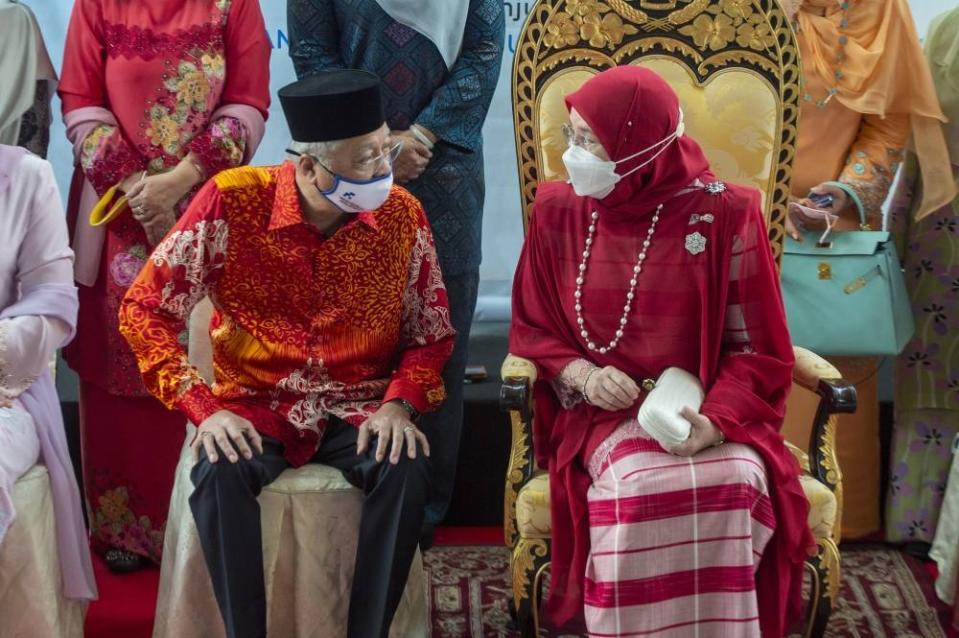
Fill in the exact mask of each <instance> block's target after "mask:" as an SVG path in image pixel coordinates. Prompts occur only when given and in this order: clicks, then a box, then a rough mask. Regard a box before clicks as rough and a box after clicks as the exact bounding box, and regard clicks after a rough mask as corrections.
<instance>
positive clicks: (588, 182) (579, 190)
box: [563, 109, 686, 199]
mask: <svg viewBox="0 0 959 638" xmlns="http://www.w3.org/2000/svg"><path fill="white" fill-rule="evenodd" d="M685 130H686V126H685V124H684V123H683V110H682V109H679V122H678V123H677V124H676V130H675V131H673V132H672V133H670V135H669V136H668V137H666V138H664V139H662V140H660V141H658V142H656V143H655V144H653V145H652V146H649V147H647V148H644V149H643V150H641V151H639V152H637V153H633V154H632V155H630V156H629V157H624V158H623V159H621V160H619V161H618V162H613V161H607V160H602V159H600V158H598V157H596V156H595V155H593V154H592V153H590V152H589V151H587V150H586V149H585V148H583V147H582V146H577V145H575V144H571V145H570V147H569V148H568V149H566V152H565V153H563V163H564V164H565V165H566V172H567V174H569V182H570V184H572V186H573V191H574V192H575V193H576V194H577V195H579V196H580V197H593V198H595V199H603V198H604V197H606V196H607V195H609V194H610V193H612V192H613V189H614V188H616V184H618V183H619V181H620V180H621V179H623V178H624V177H626V176H628V175H631V174H632V173H635V172H636V171H638V170H639V169H641V168H643V167H644V166H646V165H647V164H649V163H651V162H652V161H653V160H655V159H656V158H657V157H659V156H660V154H661V153H662V152H663V151H665V150H666V149H667V148H669V144H670V142H672V141H673V140H675V139H677V138H679V137H682V135H683V132H684V131H685ZM657 148H658V149H659V150H658V151H656V153H655V154H654V155H653V156H652V157H650V158H649V159H648V160H646V161H645V162H643V163H642V164H640V165H639V166H637V167H635V168H633V169H631V170H630V171H628V172H626V173H624V174H623V175H619V174H618V173H617V172H616V165H617V164H622V163H623V162H628V161H629V160H631V159H634V158H636V157H639V156H640V155H643V154H645V153H648V152H650V151H652V150H654V149H657Z"/></svg>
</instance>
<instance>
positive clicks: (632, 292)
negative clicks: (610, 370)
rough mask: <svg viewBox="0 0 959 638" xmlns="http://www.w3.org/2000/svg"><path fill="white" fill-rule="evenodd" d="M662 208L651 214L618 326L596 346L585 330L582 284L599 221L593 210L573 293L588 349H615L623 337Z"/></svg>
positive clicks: (602, 352) (658, 207)
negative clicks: (607, 337) (613, 335)
mask: <svg viewBox="0 0 959 638" xmlns="http://www.w3.org/2000/svg"><path fill="white" fill-rule="evenodd" d="M662 210H663V205H662V204H660V205H659V206H657V207H656V212H655V213H654V214H653V223H652V224H650V226H649V230H648V231H647V233H646V239H645V240H643V248H642V250H640V251H639V257H638V258H637V259H636V265H635V266H633V277H632V279H630V280H629V292H627V293H626V305H625V306H623V316H622V317H620V318H619V328H617V329H616V336H615V337H613V340H612V341H610V342H609V343H608V344H606V345H605V346H597V345H596V344H595V343H593V341H592V340H591V339H590V338H589V332H588V331H587V330H586V320H585V319H583V304H582V300H583V284H585V283H586V267H587V264H588V263H589V255H590V251H591V250H592V247H593V235H595V234H596V223H597V222H598V221H599V213H598V212H596V211H593V217H592V222H591V223H590V225H589V234H588V235H587V236H586V248H585V249H584V250H583V261H582V262H580V264H579V275H578V276H577V277H576V292H575V293H573V297H574V300H573V302H574V305H573V308H575V310H576V323H577V324H578V325H579V329H580V333H579V334H580V336H581V337H583V339H584V340H585V341H586V347H587V348H589V349H590V350H599V353H600V354H606V353H607V352H611V351H613V350H615V349H616V346H618V345H619V341H620V339H622V338H623V331H624V330H625V329H626V322H627V317H628V316H629V311H630V310H631V309H632V307H633V299H635V298H636V281H637V278H638V277H639V273H641V272H643V262H644V261H646V253H647V252H648V251H649V246H650V244H652V241H653V234H654V233H655V232H656V223H657V222H658V221H659V214H660V212H661V211H662Z"/></svg>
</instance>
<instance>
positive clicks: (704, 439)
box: [670, 408, 725, 456]
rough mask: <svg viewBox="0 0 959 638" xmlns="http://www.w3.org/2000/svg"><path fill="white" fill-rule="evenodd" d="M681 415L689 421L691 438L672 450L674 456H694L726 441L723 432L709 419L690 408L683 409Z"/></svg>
mask: <svg viewBox="0 0 959 638" xmlns="http://www.w3.org/2000/svg"><path fill="white" fill-rule="evenodd" d="M680 414H682V416H683V418H684V419H686V420H687V421H689V423H690V425H692V428H691V429H690V431H689V438H688V439H686V440H685V441H683V442H682V443H680V444H679V445H677V446H676V447H674V448H673V449H672V450H670V452H671V453H672V454H675V455H677V456H694V455H696V454H698V453H699V452H701V451H703V450H705V449H706V448H708V447H713V446H714V445H719V444H720V443H722V442H723V441H725V437H723V433H722V431H721V430H720V429H719V428H717V427H716V426H715V425H713V422H712V421H710V420H709V418H708V417H705V416H703V415H702V414H699V413H698V412H696V411H695V410H692V409H690V408H683V411H682V412H681V413H680Z"/></svg>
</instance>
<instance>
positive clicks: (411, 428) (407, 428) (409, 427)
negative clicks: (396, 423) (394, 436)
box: [403, 425, 416, 434]
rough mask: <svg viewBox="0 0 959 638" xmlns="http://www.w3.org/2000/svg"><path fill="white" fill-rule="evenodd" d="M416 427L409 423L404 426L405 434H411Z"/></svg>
mask: <svg viewBox="0 0 959 638" xmlns="http://www.w3.org/2000/svg"><path fill="white" fill-rule="evenodd" d="M415 429H416V428H414V427H413V426H412V425H407V426H406V427H405V428H403V434H409V433H410V432H412V431H413V430H415Z"/></svg>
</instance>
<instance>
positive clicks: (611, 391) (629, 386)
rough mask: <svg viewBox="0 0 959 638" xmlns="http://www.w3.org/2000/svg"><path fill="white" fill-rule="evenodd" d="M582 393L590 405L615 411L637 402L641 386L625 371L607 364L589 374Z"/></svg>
mask: <svg viewBox="0 0 959 638" xmlns="http://www.w3.org/2000/svg"><path fill="white" fill-rule="evenodd" d="M581 393H582V395H583V398H584V399H586V402H587V403H589V404H590V405H595V406H596V407H598V408H602V409H603V410H608V411H610V412H614V411H616V410H625V409H626V408H628V407H630V406H631V405H633V404H634V403H636V399H638V398H639V386H638V385H636V382H635V381H633V379H632V378H631V377H630V376H629V375H628V374H626V373H625V372H622V371H621V370H618V369H617V368H614V367H613V366H606V367H605V368H597V369H596V370H593V371H592V372H590V373H589V375H587V377H586V381H585V383H584V384H583V389H582V391H581Z"/></svg>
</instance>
